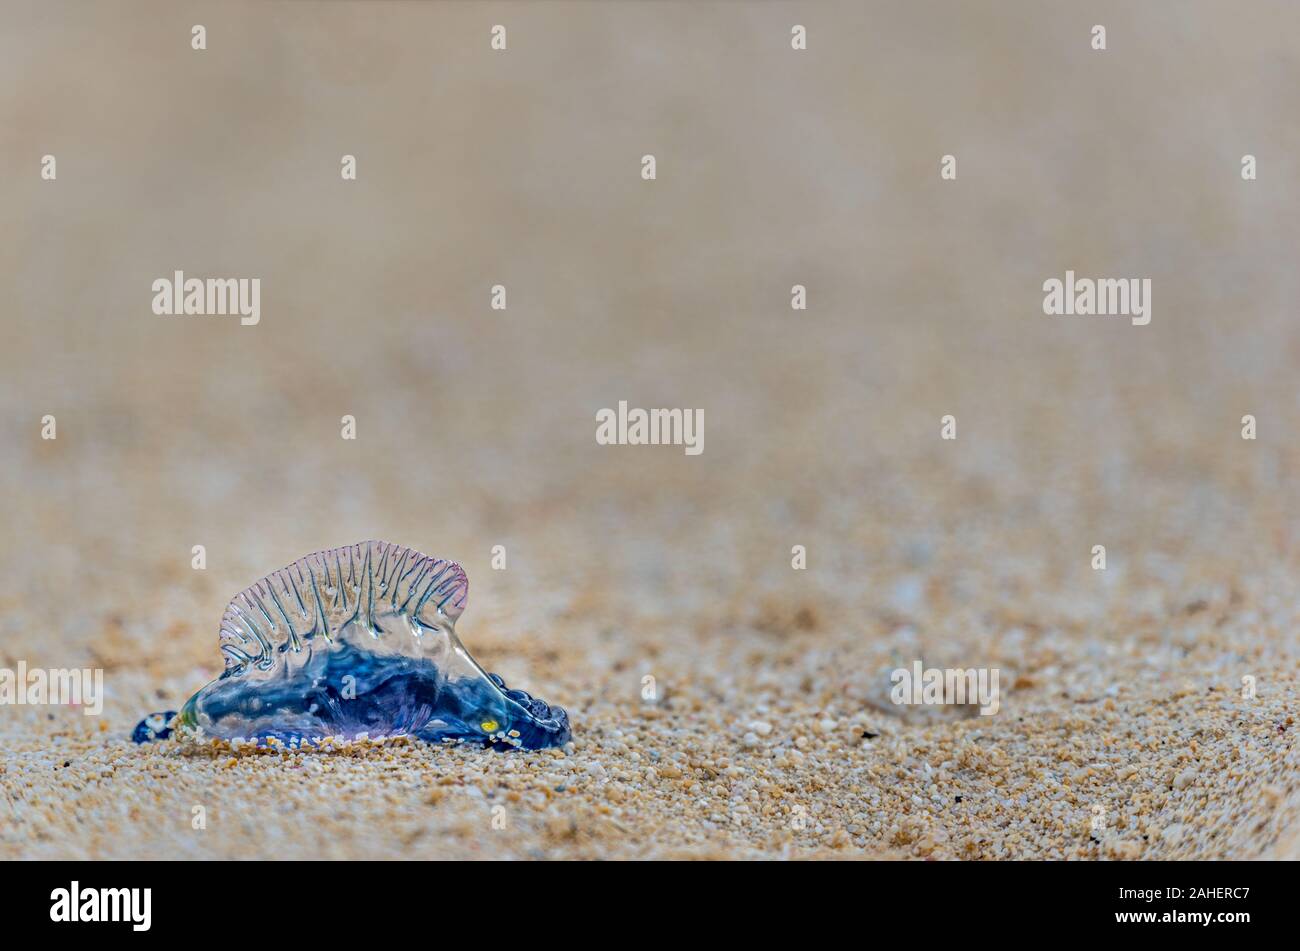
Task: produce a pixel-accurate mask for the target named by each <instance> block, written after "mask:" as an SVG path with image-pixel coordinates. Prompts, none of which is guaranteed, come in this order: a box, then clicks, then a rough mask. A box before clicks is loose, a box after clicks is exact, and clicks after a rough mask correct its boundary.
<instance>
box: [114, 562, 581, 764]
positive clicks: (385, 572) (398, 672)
mask: <svg viewBox="0 0 1300 951" xmlns="http://www.w3.org/2000/svg"><path fill="white" fill-rule="evenodd" d="M468 591H469V579H468V578H466V577H465V572H464V570H462V569H461V567H460V565H458V564H456V563H454V562H449V561H443V560H442V559H439V558H430V557H429V556H428V555H422V554H420V553H419V552H417V551H414V550H413V549H410V548H404V547H402V546H400V545H393V544H389V543H387V542H379V541H371V542H362V543H361V544H358V545H350V546H347V547H344V548H334V549H331V550H329V551H322V552H317V553H315V554H312V555H307V556H306V557H304V558H300V559H298V560H297V561H295V562H294V563H293V564H292V565H290V566H289V567H287V568H283V569H281V570H279V571H275V572H272V573H271V574H269V575H267V576H266V577H265V578H263V579H262V580H261V581H259V582H257V583H256V584H254V585H253V586H252V587H250V588H248V589H247V590H245V591H243V592H241V593H240V594H238V595H236V596H235V598H234V600H233V601H231V602H230V605H229V606H228V607H227V608H226V613H225V616H224V617H223V618H222V619H221V651H222V653H223V654H225V658H226V668H225V670H224V671H223V672H222V674H221V676H220V677H218V678H217V679H216V680H214V681H213V682H212V683H210V684H208V685H207V686H206V687H204V688H203V689H202V690H200V691H199V692H198V693H196V694H195V695H194V696H193V697H191V698H190V699H189V701H188V702H187V703H186V704H185V706H184V707H183V708H182V709H181V711H180V713H179V714H176V715H174V714H171V713H162V714H152V715H150V716H149V717H146V718H145V719H144V720H143V721H141V723H140V725H139V726H137V727H136V729H135V732H134V733H133V734H132V739H134V740H135V741H136V742H137V743H141V742H149V741H151V740H155V739H159V740H161V739H166V738H167V737H168V736H169V735H171V733H173V732H178V733H182V734H186V735H198V736H201V737H216V738H219V739H225V740H235V739H244V740H246V741H249V742H256V743H268V742H273V741H276V742H279V743H283V744H285V745H289V746H299V745H306V744H311V743H315V742H319V741H320V740H322V739H324V738H325V737H341V738H345V739H356V738H360V737H363V736H366V737H370V738H376V739H377V738H380V737H389V736H401V735H408V736H413V737H416V738H417V739H421V740H427V741H430V742H439V741H441V742H460V743H469V742H476V743H481V744H483V745H484V746H492V747H495V748H497V749H512V748H520V749H530V750H535V749H542V748H544V747H549V746H562V745H564V744H565V743H567V742H568V741H569V738H570V735H571V734H570V731H569V717H568V714H566V713H565V712H564V710H563V709H562V708H561V707H552V706H548V705H547V704H546V703H545V702H544V701H542V700H538V699H535V698H533V697H530V696H529V695H528V694H527V693H525V692H524V691H522V690H510V689H508V688H507V687H506V685H505V683H504V682H503V681H502V679H501V678H500V677H498V676H497V675H496V674H489V673H487V672H486V671H484V670H483V668H482V667H480V666H479V664H478V662H477V661H475V660H474V658H473V657H471V656H470V653H469V651H467V650H466V649H465V647H464V645H463V644H461V642H460V639H459V638H457V636H456V631H455V624H456V619H457V618H459V617H460V615H461V612H463V611H464V610H465V602H466V597H467V594H468ZM173 717H174V719H173Z"/></svg>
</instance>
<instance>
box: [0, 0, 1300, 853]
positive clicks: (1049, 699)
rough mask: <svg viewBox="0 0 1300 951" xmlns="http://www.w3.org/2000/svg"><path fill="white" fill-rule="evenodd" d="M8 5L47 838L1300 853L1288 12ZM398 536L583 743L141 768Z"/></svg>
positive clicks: (244, 847)
mask: <svg viewBox="0 0 1300 951" xmlns="http://www.w3.org/2000/svg"><path fill="white" fill-rule="evenodd" d="M146 6H147V5H146ZM3 7H4V11H5V20H6V23H7V26H6V28H5V29H4V30H3V31H0V76H2V77H3V78H4V80H5V82H3V83H0V90H2V91H0V126H2V127H3V128H5V129H6V130H7V131H6V135H4V136H3V137H0V164H2V165H3V169H4V172H3V175H0V206H2V207H4V208H5V209H6V216H5V217H6V222H7V227H6V228H4V229H0V284H3V287H4V290H5V294H4V299H5V307H4V317H3V338H4V344H3V348H0V366H2V368H3V372H0V409H2V410H3V412H0V453H2V454H3V465H0V490H2V491H0V524H2V525H3V527H4V539H5V544H4V545H3V547H0V668H6V669H11V670H12V669H16V667H17V665H18V664H19V663H20V662H21V663H22V664H24V665H25V666H26V667H27V668H42V669H59V668H90V669H95V670H100V671H102V672H103V685H104V703H103V710H102V712H101V713H100V714H99V715H94V716H90V715H86V714H85V712H84V711H83V710H82V709H81V708H78V707H70V706H66V705H59V706H49V705H25V704H24V705H19V704H8V705H0V792H3V796H2V797H0V858H4V859H42V858H92V859H100V858H178V859H213V858H216V859H234V858H267V859H290V858H312V857H320V858H331V859H354V858H510V859H535V858H561V859H563V858H619V859H635V858H688V857H689V858H844V859H852V858H867V859H886V858H909V859H981V860H984V859H1005V858H1014V859H1047V858H1052V859H1057V858H1068V859H1175V858H1194V859H1259V858H1287V859H1295V858H1300V770H1298V769H1297V766H1298V765H1300V752H1297V745H1296V735H1297V733H1298V732H1300V724H1297V723H1296V719H1295V718H1296V710H1297V701H1298V700H1300V638H1298V637H1297V631H1298V630H1300V627H1298V625H1300V521H1298V520H1297V517H1296V512H1297V511H1298V510H1297V502H1298V501H1300V493H1298V492H1297V481H1296V480H1293V479H1292V478H1291V477H1292V476H1293V475H1295V474H1296V473H1297V472H1300V439H1297V435H1298V434H1300V399H1297V396H1296V390H1295V379H1296V369H1297V366H1300V332H1298V331H1297V328H1296V320H1295V301H1296V300H1297V298H1298V296H1300V277H1298V273H1300V272H1297V270H1296V268H1295V267H1294V257H1295V249H1296V247H1297V239H1300V231H1298V230H1297V229H1298V227H1300V226H1298V225H1297V221H1298V220H1300V218H1298V217H1297V210H1300V188H1298V187H1297V183H1298V182H1300V164H1298V163H1297V159H1296V156H1297V155H1300V139H1298V136H1300V132H1297V128H1296V125H1295V122H1294V118H1295V116H1296V114H1297V105H1298V102H1297V90H1300V85H1298V84H1297V83H1296V79H1297V74H1298V73H1300V54H1297V48H1296V45H1295V42H1294V37H1295V36H1296V35H1297V29H1300V10H1298V9H1296V8H1295V7H1293V6H1291V5H1288V4H1283V3H1276V4H1266V3H1259V4H1251V5H1250V11H1251V12H1250V15H1249V16H1234V15H1233V11H1232V10H1231V9H1229V8H1228V7H1227V6H1226V5H1221V4H1214V3H1202V2H1189V3H1178V4H1172V3H1160V2H1156V3H1146V4H1143V5H1141V8H1140V9H1132V8H1130V7H1129V6H1128V5H1121V4H1113V5H1112V4H1103V5H1101V9H1100V10H1098V11H1092V12H1089V13H1087V14H1086V15H1085V14H1084V13H1083V12H1081V11H1080V12H1072V11H1071V7H1070V5H1067V4H1041V3H1030V2H1023V3H1021V2H1013V3H998V4H993V3H988V4H982V3H976V4H962V5H961V6H960V7H958V6H957V5H955V4H930V3H917V4H909V5H891V6H888V7H887V8H882V9H879V10H877V9H874V8H872V7H870V5H865V4H858V3H809V4H797V5H786V4H780V3H770V4H769V3H761V4H750V5H744V4H733V3H699V4H636V3H618V4H585V3H577V4H567V3H547V4H524V3H521V4H492V5H487V6H475V5H468V4H467V5H460V4H428V5H419V4H385V3H378V4H351V3H334V4H290V3H270V4H243V3H231V4H223V5H221V6H220V7H217V8H212V7H209V6H207V5H196V6H194V7H187V6H186V5H185V4H157V5H155V7H156V9H155V11H154V15H150V16H145V15H141V16H139V17H138V18H136V19H131V20H128V19H126V18H123V17H120V16H119V14H118V12H116V11H115V10H113V9H108V8H100V7H95V6H86V5H76V4H66V3H59V2H54V3H43V4H36V3H31V4H28V3H10V2H6V3H4V4H3ZM1174 9H1176V10H1177V11H1178V15H1177V16H1171V15H1170V11H1172V10H1174ZM939 14H941V15H939ZM1098 22H1099V23H1104V24H1105V25H1106V26H1107V30H1108V40H1109V45H1108V49H1107V50H1106V51H1104V52H1098V51H1095V50H1092V49H1090V46H1089V29H1090V27H1091V26H1092V25H1093V24H1094V23H1098ZM196 23H203V24H204V25H205V26H206V49H204V50H195V49H193V48H192V46H191V26H192V25H193V24H196ZM494 24H504V25H506V26H507V28H508V31H509V33H508V36H509V43H508V47H507V49H506V50H502V51H496V50H493V49H492V48H491V46H490V41H491V28H492V26H493V25H494ZM792 24H803V25H805V26H806V28H807V36H808V48H807V49H806V50H794V49H792V48H791V44H790V38H791V25H792ZM1247 153H1249V154H1252V155H1254V156H1256V157H1257V159H1258V168H1259V174H1258V178H1257V179H1255V180H1250V181H1247V180H1243V178H1242V175H1241V168H1242V161H1241V160H1242V156H1243V155H1245V154H1247ZM46 154H50V155H54V156H55V157H56V158H57V177H56V178H55V179H53V180H43V179H42V177H41V168H42V156H44V155H46ZM647 154H653V155H654V156H655V158H656V164H657V175H656V178H655V179H654V180H646V179H645V178H643V177H642V169H643V161H642V160H643V156H645V155H647ZM946 154H952V155H954V156H955V157H956V163H957V165H956V168H957V176H956V178H955V179H954V180H944V179H942V178H941V177H940V168H941V159H942V157H943V156H944V155H946ZM347 155H351V156H354V157H355V160H356V162H355V167H356V171H357V175H356V178H355V180H352V179H345V178H343V177H342V176H341V174H340V168H341V162H342V160H343V157H344V156H347ZM177 270H181V271H184V272H185V273H186V274H190V275H194V276H199V277H222V278H226V277H229V278H258V279H259V280H260V282H261V283H260V287H261V292H260V293H261V298H260V319H259V320H258V322H257V323H256V324H255V325H243V324H241V322H240V320H239V319H238V317H237V316H236V317H231V316H185V315H183V314H182V315H179V316H170V315H167V316H160V315H158V314H155V313H154V312H153V311H152V310H151V300H152V298H153V293H152V291H151V284H152V282H154V281H155V280H156V279H159V278H167V279H170V278H171V276H172V274H173V273H174V272H175V271H177ZM1067 270H1068V271H1073V272H1075V273H1076V274H1078V275H1089V276H1093V277H1115V278H1144V279H1149V280H1150V281H1151V288H1152V291H1151V297H1150V301H1149V302H1150V305H1151V311H1150V316H1151V319H1150V322H1149V323H1148V324H1145V325H1137V324H1135V323H1134V322H1132V321H1130V320H1128V319H1126V318H1103V317H1077V316H1076V317H1064V316H1062V317H1054V316H1048V315H1046V314H1045V313H1044V311H1043V300H1044V292H1043V284H1044V282H1045V281H1046V280H1048V279H1051V278H1058V279H1060V278H1063V277H1064V275H1065V274H1066V272H1067ZM498 285H500V286H502V287H504V288H505V289H506V293H507V304H506V306H505V308H504V309H494V308H493V306H492V302H493V290H492V289H493V288H494V287H495V286H498ZM794 285H802V286H804V287H805V288H806V293H807V307H806V309H804V310H794V309H792V307H791V300H792V287H793V286H794ZM620 401H627V402H628V403H629V404H630V405H632V406H635V407H676V408H688V409H699V410H701V411H702V419H703V444H702V445H703V451H701V452H700V453H699V454H698V455H693V454H689V453H687V452H685V451H684V449H683V447H682V446H681V445H601V444H599V443H598V442H597V440H596V438H595V434H596V427H597V414H598V413H599V412H600V411H601V410H602V409H605V408H611V407H617V406H618V404H619V402H620ZM1247 415H1249V416H1251V417H1253V419H1254V422H1255V426H1256V427H1257V431H1256V437H1255V438H1253V439H1246V438H1243V436H1242V432H1243V426H1244V423H1243V417H1245V416H1247ZM47 416H49V417H53V418H54V420H55V421H56V426H57V435H56V438H52V439H50V438H42V433H43V428H45V426H46V424H45V423H44V422H43V420H44V419H45V417H47ZM946 416H951V417H953V418H954V420H955V423H954V425H955V436H956V438H954V439H944V438H942V435H943V434H942V428H943V422H942V421H943V419H944V417H946ZM345 417H350V418H351V419H352V420H353V422H354V426H355V437H356V438H354V439H349V438H344V436H343V431H344V430H345V428H346V426H347V423H346V422H345ZM367 539H385V540H388V541H392V542H397V543H400V544H403V545H409V546H412V547H414V548H416V549H418V550H420V551H423V552H426V553H428V554H430V555H434V556H438V557H442V558H447V559H453V560H456V561H458V562H460V563H461V564H462V565H463V566H464V568H465V570H466V572H467V573H468V576H469V599H468V606H467V608H466V610H465V613H464V615H463V617H462V618H461V619H460V621H459V622H458V624H457V631H458V633H459V635H460V638H461V639H462V641H463V642H464V644H465V645H466V647H468V649H469V650H470V651H471V652H472V653H473V655H474V656H475V657H476V658H477V659H478V660H479V661H480V662H482V663H483V665H484V666H485V667H486V668H487V669H489V670H493V671H496V672H499V673H500V674H501V675H502V676H503V677H505V679H506V681H507V682H508V683H510V685H511V686H518V687H521V688H523V689H525V690H528V691H529V692H531V693H533V694H535V695H537V696H540V697H543V698H545V699H546V700H547V701H550V702H552V703H557V704H560V705H562V706H564V707H565V708H566V709H567V710H568V711H569V714H570V717H571V720H572V724H573V741H572V744H571V745H570V746H569V747H567V748H565V749H555V750H546V751H538V752H513V753H496V752H492V751H488V750H477V749H469V748H453V749H448V748H438V747H431V746H428V745H425V744H421V743H418V742H415V741H411V740H400V739H399V740H392V741H388V742H383V743H375V742H359V743H353V744H349V745H344V746H340V747H338V748H332V749H330V750H327V751H311V752H299V751H287V750H279V751H277V750H269V751H268V750H248V749H238V750H236V749H231V748H230V747H229V746H227V745H223V744H218V745H212V746H197V745H193V744H189V745H187V744H182V743H179V742H166V743H158V744H152V745H146V746H137V745H135V744H133V743H132V742H131V741H130V738H129V737H130V732H131V730H132V728H133V727H134V726H135V724H136V723H137V721H138V720H139V719H140V718H141V717H142V716H143V715H145V714H146V713H150V712H152V711H157V710H165V709H177V708H178V707H179V705H180V704H182V703H183V702H184V701H185V699H186V698H187V697H188V696H189V695H190V694H192V693H193V692H194V691H195V690H196V689H198V688H199V687H201V686H202V685H203V684H205V683H207V682H208V681H209V680H211V679H212V678H213V677H214V676H216V675H217V673H219V672H220V670H221V666H222V657H221V655H220V652H219V650H218V626H219V623H220V620H221V616H222V612H223V611H224V609H225V607H226V604H227V602H228V601H229V600H230V599H231V598H232V597H233V596H234V595H235V594H236V593H237V592H239V591H241V590H242V589H244V588H246V587H247V586H248V585H250V584H252V583H253V582H255V581H256V580H258V579H259V578H261V577H262V576H264V575H266V574H267V573H269V572H271V571H273V570H275V569H278V568H281V567H283V566H285V565H288V564H290V563H291V562H293V561H294V560H295V559H297V558H299V557H301V556H303V555H305V554H307V553H309V552H314V551H318V550H321V549H326V548H330V547H333V546H339V545H347V544H352V543H356V542H361V541H364V540H367ZM195 546H202V550H203V557H204V567H203V568H201V569H196V568H195V567H194V566H193V564H194V558H195V553H194V552H195ZM497 546H500V550H501V551H502V552H504V557H505V566H504V568H500V567H494V563H493V562H494V549H495V548H497ZM1095 546H1103V547H1104V549H1105V567H1104V568H1097V567H1095V565H1096V547H1095ZM797 550H802V553H803V558H805V559H806V561H805V562H804V563H803V566H802V567H799V566H797V564H796V563H797V562H798V560H799V555H798V554H797ZM915 662H922V663H923V664H924V665H925V666H926V667H936V668H963V669H966V668H980V669H985V670H993V669H996V670H997V671H998V672H999V684H1000V698H999V699H1000V702H999V705H998V709H997V712H996V713H993V714H991V715H983V714H981V713H980V712H979V710H978V709H975V708H974V707H973V706H972V705H962V706H954V705H940V706H934V705H908V704H898V703H896V702H894V700H893V698H891V675H892V672H893V671H895V670H896V669H899V668H910V667H911V666H912V665H913V664H914V663H915Z"/></svg>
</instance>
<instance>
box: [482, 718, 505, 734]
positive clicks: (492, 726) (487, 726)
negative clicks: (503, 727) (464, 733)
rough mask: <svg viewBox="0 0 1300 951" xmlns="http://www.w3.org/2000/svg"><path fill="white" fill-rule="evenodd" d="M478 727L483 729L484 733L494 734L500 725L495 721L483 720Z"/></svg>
mask: <svg viewBox="0 0 1300 951" xmlns="http://www.w3.org/2000/svg"><path fill="white" fill-rule="evenodd" d="M479 726H481V727H482V728H483V732H484V733H495V732H496V730H497V727H498V726H500V724H499V723H497V721H496V720H484V721H483V722H482V723H480V724H479Z"/></svg>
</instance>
